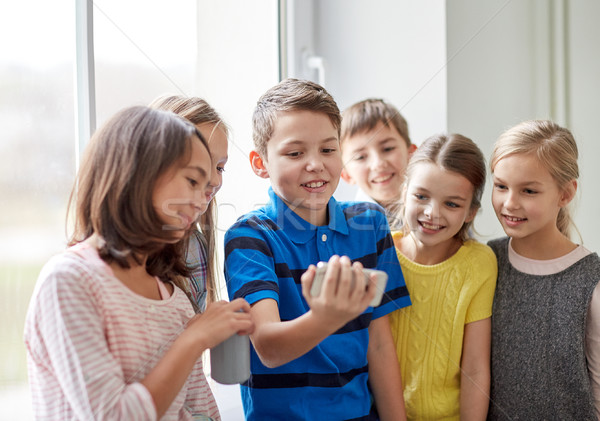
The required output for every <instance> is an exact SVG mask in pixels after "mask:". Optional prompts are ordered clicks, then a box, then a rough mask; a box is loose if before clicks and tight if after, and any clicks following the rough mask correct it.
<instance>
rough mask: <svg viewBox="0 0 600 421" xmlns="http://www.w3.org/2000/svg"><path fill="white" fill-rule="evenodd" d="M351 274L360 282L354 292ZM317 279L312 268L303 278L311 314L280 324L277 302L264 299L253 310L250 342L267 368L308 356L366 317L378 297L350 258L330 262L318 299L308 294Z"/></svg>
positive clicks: (303, 287)
mask: <svg viewBox="0 0 600 421" xmlns="http://www.w3.org/2000/svg"><path fill="white" fill-rule="evenodd" d="M352 271H354V272H355V274H356V275H355V278H356V279H357V280H359V281H358V282H357V283H356V285H355V287H354V288H353V289H352V286H351V285H352ZM314 276H315V267H314V266H312V265H311V266H310V267H309V268H308V270H307V271H306V272H305V273H304V274H303V275H302V294H303V295H304V298H305V299H306V301H307V302H308V305H309V307H310V310H309V311H308V312H306V313H304V314H303V315H302V316H300V317H298V318H296V319H294V320H290V321H285V322H282V321H281V319H280V317H279V309H278V307H277V303H276V301H275V300H272V299H263V300H261V301H258V302H257V303H256V304H254V305H253V306H252V310H251V314H252V319H253V321H254V323H255V330H254V333H253V334H252V335H251V336H250V338H251V339H252V343H253V345H254V348H255V349H256V353H257V354H258V356H259V357H260V359H261V361H262V363H263V364H264V365H266V366H267V367H271V368H273V367H278V366H280V365H283V364H285V363H287V362H290V361H292V360H294V359H296V358H298V357H300V356H302V355H304V354H306V353H307V352H308V351H310V350H311V349H313V348H314V347H315V346H317V345H318V344H319V342H321V341H322V340H323V339H325V338H326V337H327V336H329V335H331V334H332V333H334V332H335V331H337V330H338V329H340V328H341V327H343V326H344V325H345V324H346V323H348V322H349V321H350V320H353V319H355V318H356V317H358V316H359V315H360V314H361V313H363V312H364V311H365V310H366V308H367V307H368V305H369V302H370V301H371V300H372V299H373V296H374V295H375V287H374V285H375V283H374V281H373V280H371V281H370V282H372V284H373V287H371V288H369V289H368V290H366V291H365V285H364V284H363V283H362V282H364V281H363V279H364V277H363V276H362V265H361V264H360V263H354V264H353V265H352V266H351V263H350V259H349V258H348V257H342V258H339V257H338V256H334V257H332V258H331V259H330V260H329V265H328V269H327V274H326V276H325V279H324V280H323V286H322V290H321V293H320V294H319V296H317V297H312V296H311V295H310V292H309V291H310V287H311V285H312V281H313V279H314ZM338 277H339V281H338Z"/></svg>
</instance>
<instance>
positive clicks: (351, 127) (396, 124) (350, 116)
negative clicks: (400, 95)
mask: <svg viewBox="0 0 600 421" xmlns="http://www.w3.org/2000/svg"><path fill="white" fill-rule="evenodd" d="M379 122H381V123H383V124H384V125H385V126H386V127H392V128H395V129H396V131H397V132H398V134H399V135H400V136H402V139H404V141H405V142H406V146H410V145H411V141H410V136H409V135H408V123H407V122H406V119H405V118H404V117H403V116H402V114H400V111H398V109H397V108H396V107H394V106H393V105H392V104H390V103H388V102H385V101H384V100H383V99H378V98H368V99H365V100H363V101H360V102H357V103H356V104H353V105H351V106H350V107H348V108H346V109H345V110H344V112H343V113H342V129H341V138H340V140H341V142H342V143H343V142H344V140H346V139H347V138H349V137H352V136H354V135H356V134H358V133H365V132H368V131H371V130H373V129H374V128H375V126H376V125H377V123H379Z"/></svg>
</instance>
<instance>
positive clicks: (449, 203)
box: [446, 202, 460, 208]
mask: <svg viewBox="0 0 600 421" xmlns="http://www.w3.org/2000/svg"><path fill="white" fill-rule="evenodd" d="M446 206H448V207H449V208H460V205H459V204H458V203H454V202H446Z"/></svg>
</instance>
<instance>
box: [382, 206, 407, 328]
mask: <svg viewBox="0 0 600 421" xmlns="http://www.w3.org/2000/svg"><path fill="white" fill-rule="evenodd" d="M376 215H377V217H376V218H375V224H376V225H375V232H376V233H377V236H376V240H377V269H379V270H383V271H384V272H386V273H387V274H388V282H387V285H386V288H385V293H384V294H383V298H382V300H381V304H380V305H379V306H378V307H376V308H375V309H373V319H377V318H379V317H381V316H385V315H386V314H389V313H391V312H392V311H394V310H398V309H400V308H403V307H406V306H409V305H410V304H411V301H410V297H409V295H408V289H407V288H406V284H405V282H404V275H403V274H402V269H401V268H400V262H399V261H398V255H397V254H396V248H395V247H394V240H393V239H392V234H391V233H390V228H389V226H388V224H387V220H386V218H385V216H384V215H383V214H382V213H379V212H377V213H376Z"/></svg>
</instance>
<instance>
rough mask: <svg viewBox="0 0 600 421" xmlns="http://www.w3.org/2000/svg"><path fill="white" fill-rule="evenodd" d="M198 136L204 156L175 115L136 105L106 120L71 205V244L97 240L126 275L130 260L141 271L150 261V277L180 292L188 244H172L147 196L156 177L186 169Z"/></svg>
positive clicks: (84, 161) (188, 126)
mask: <svg viewBox="0 0 600 421" xmlns="http://www.w3.org/2000/svg"><path fill="white" fill-rule="evenodd" d="M195 137H198V138H199V139H200V141H201V142H202V144H203V145H204V147H205V148H206V151H207V152H206V153H207V154H208V147H207V145H206V141H205V140H204V139H203V138H202V136H201V135H200V133H199V132H198V131H197V130H196V128H195V127H194V126H193V125H192V124H190V123H188V122H187V121H185V120H183V119H182V118H180V117H178V116H176V115H175V114H173V113H170V112H166V111H159V110H153V109H150V108H148V107H141V106H137V107H130V108H126V109H124V110H121V111H120V112H118V113H117V114H115V115H114V116H113V117H112V118H111V119H109V120H108V121H107V122H106V123H105V124H104V125H103V126H102V127H101V128H100V129H99V130H98V131H97V132H96V133H94V135H93V136H92V138H91V140H90V143H89V145H88V146H87V148H86V151H85V154H84V157H83V159H82V163H81V167H80V168H79V172H78V174H77V178H76V182H75V186H74V188H73V190H72V192H71V196H70V198H69V213H70V212H71V211H72V212H73V213H74V218H75V220H74V231H73V234H72V235H71V236H70V240H69V245H73V244H76V243H79V242H81V241H84V240H86V239H87V238H89V237H90V236H92V235H93V234H96V235H98V236H99V237H100V240H101V241H100V244H99V246H98V252H99V254H100V257H101V258H102V259H103V260H105V261H107V262H116V263H117V264H118V265H119V266H121V267H123V268H129V267H130V264H129V261H130V260H129V259H134V261H136V262H137V263H139V264H141V263H142V258H143V257H144V256H147V259H146V270H147V271H148V273H150V274H151V275H153V276H158V277H159V278H160V279H161V280H163V281H165V282H173V283H174V284H176V285H177V286H180V287H181V286H184V284H183V279H181V278H182V277H185V276H187V275H188V273H189V270H188V267H187V266H186V263H185V256H184V247H185V244H186V241H178V242H176V243H171V241H172V240H173V237H172V235H171V233H170V231H168V230H164V229H163V225H164V224H163V222H162V220H161V219H160V217H159V215H158V214H157V213H156V211H155V210H154V206H153V203H152V194H153V190H154V186H155V184H156V180H157V179H158V177H160V176H161V175H162V174H164V173H165V172H166V171H167V170H169V169H170V168H171V167H172V166H173V165H185V164H186V162H187V161H188V160H189V157H190V154H191V145H192V144H191V142H192V141H195V140H194V138H195ZM68 216H69V215H67V217H68ZM182 289H184V290H185V288H182Z"/></svg>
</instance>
